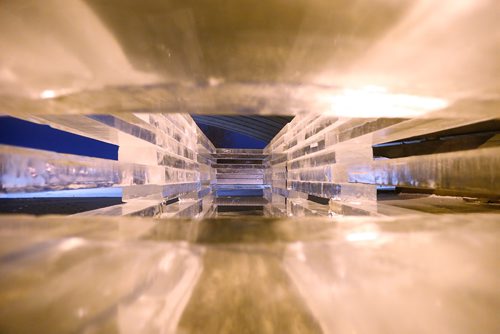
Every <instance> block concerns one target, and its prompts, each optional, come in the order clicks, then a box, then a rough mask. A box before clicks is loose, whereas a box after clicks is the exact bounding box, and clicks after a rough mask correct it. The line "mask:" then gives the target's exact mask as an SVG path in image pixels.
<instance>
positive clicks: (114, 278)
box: [0, 214, 500, 333]
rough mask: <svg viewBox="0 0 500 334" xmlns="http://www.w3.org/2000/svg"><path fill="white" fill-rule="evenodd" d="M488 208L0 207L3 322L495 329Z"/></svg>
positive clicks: (138, 328)
mask: <svg viewBox="0 0 500 334" xmlns="http://www.w3.org/2000/svg"><path fill="white" fill-rule="evenodd" d="M498 217H499V216H498V215H492V214H475V215H441V216H432V219H429V216H408V217H398V218H373V217H364V218H362V217H356V218H354V217H351V218H339V217H337V218H323V219H311V218H308V219H266V218H256V217H247V218H241V217H239V218H232V219H231V218H223V219H208V220H199V221H193V220H190V221H187V220H168V221H166V220H150V219H138V218H119V219H112V218H104V217H97V218H96V217H92V218H91V219H72V221H71V223H68V222H67V218H64V217H42V218H32V217H22V218H17V219H16V221H15V222H13V221H11V218H10V217H8V216H3V217H2V218H0V223H1V224H0V241H1V243H0V244H1V245H2V247H1V248H0V261H1V262H2V266H1V267H0V272H1V275H0V310H1V311H0V331H2V332H4V331H5V332H13V331H14V332H33V331H35V330H36V331H43V332H55V331H57V332H85V333H91V332H112V333H173V332H177V333H235V332H237V333H320V332H323V333H351V332H353V333H495V332H498V330H499V329H500V322H499V321H498V318H497V314H498V312H499V310H500V284H499V282H498V277H497V276H498V263H499V261H498V260H499V257H498V249H499V247H500V229H499V227H498V221H499V218H498ZM52 241H58V242H52ZM59 241H60V242H59ZM61 247H62V248H64V251H62V249H61ZM14 253H15V254H22V256H16V257H13V256H12V254H14ZM27 319H29V320H27Z"/></svg>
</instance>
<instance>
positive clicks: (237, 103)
mask: <svg viewBox="0 0 500 334" xmlns="http://www.w3.org/2000/svg"><path fill="white" fill-rule="evenodd" d="M499 7H500V3H499V2H498V1H495V0H447V1H439V2H436V1H431V0H406V1H394V0H376V1H374V0H358V1H340V0H335V1H332V0H314V1H310V0H296V1H284V0H270V1H265V2H259V3H256V2H255V1H249V0H241V1H228V0H213V1H199V0H183V1H156V0H147V1H140V2H137V1H134V0H120V1H101V0H88V1H81V0H67V1H56V0H48V1H43V2H41V1H35V0H33V1H14V0H7V1H3V2H2V11H1V12H0V48H1V49H2V50H9V52H2V53H1V54H0V103H1V106H2V108H3V109H4V111H5V112H6V113H13V112H15V111H16V110H18V109H19V108H21V107H22V109H23V110H25V111H27V112H30V113H41V112H43V113H47V111H49V112H51V113H99V112H109V111H110V110H112V111H117V112H122V111H125V112H138V111H139V112H140V111H153V112H179V111H181V112H189V113H199V114H203V113H205V114H216V113H220V114H241V115H245V114H281V115H292V114H297V113H300V112H302V111H310V110H315V111H318V110H319V111H324V112H330V113H333V114H340V115H342V114H343V113H344V114H345V113H348V114H349V115H351V116H360V117H366V116H385V117H401V116H412V117H413V116H418V115H420V114H425V113H426V112H427V111H433V110H436V109H441V108H446V107H450V106H453V105H454V104H455V103H457V102H459V103H462V102H463V101H470V100H474V101H482V100H492V99H493V100H497V99H498V92H499V91H500V89H499V88H500V79H499V78H500V62H499V61H498V54H499V53H500V52H499V51H500V43H498V41H499V40H500V30H498V29H496V30H495V29H493V30H492V29H491V27H493V26H495V25H496V22H497V21H498V13H499V12H500V8H499ZM372 88H375V89H372ZM360 98H361V99H365V98H368V101H369V103H370V104H371V105H373V103H375V108H374V111H373V113H376V115H364V114H360V115H357V114H356V113H357V112H358V111H359V110H361V108H364V107H365V105H361V106H358V105H357V104H356V103H354V104H353V103H352V100H353V99H356V100H359V99H360Z"/></svg>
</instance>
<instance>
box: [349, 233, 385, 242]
mask: <svg viewBox="0 0 500 334" xmlns="http://www.w3.org/2000/svg"><path fill="white" fill-rule="evenodd" d="M378 237H379V234H378V233H377V232H375V231H363V232H352V233H349V234H348V235H346V237H345V238H346V240H347V241H351V242H358V241H373V240H377V239H378Z"/></svg>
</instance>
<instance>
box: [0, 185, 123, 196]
mask: <svg viewBox="0 0 500 334" xmlns="http://www.w3.org/2000/svg"><path fill="white" fill-rule="evenodd" d="M62 197H122V188H119V187H112V188H90V189H71V190H56V191H40V192H34V193H10V194H1V193H0V198H62Z"/></svg>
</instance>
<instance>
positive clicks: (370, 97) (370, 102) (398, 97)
mask: <svg viewBox="0 0 500 334" xmlns="http://www.w3.org/2000/svg"><path fill="white" fill-rule="evenodd" d="M328 100H329V102H330V105H331V109H330V111H329V113H331V114H333V115H335V116H344V117H416V116H421V115H423V114H425V113H427V112H430V111H434V110H439V109H443V108H445V107H447V106H448V102H447V101H446V100H443V99H439V98H435V97H427V96H416V95H408V94H393V93H389V92H388V90H387V88H385V87H379V86H365V87H363V88H361V89H344V90H343V91H342V92H341V93H340V94H339V95H334V96H330V97H328Z"/></svg>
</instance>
